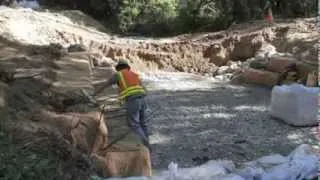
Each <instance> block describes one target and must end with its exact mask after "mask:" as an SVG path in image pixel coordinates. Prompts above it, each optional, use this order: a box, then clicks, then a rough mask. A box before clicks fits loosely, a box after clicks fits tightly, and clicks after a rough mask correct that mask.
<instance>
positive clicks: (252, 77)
mask: <svg viewBox="0 0 320 180" xmlns="http://www.w3.org/2000/svg"><path fill="white" fill-rule="evenodd" d="M241 76H243V77H244V79H245V81H246V82H247V83H254V84H260V85H266V86H274V85H276V84H277V83H278V80H279V74H278V73H274V72H268V71H264V70H257V69H252V68H245V69H244V70H243V72H242V75H241Z"/></svg>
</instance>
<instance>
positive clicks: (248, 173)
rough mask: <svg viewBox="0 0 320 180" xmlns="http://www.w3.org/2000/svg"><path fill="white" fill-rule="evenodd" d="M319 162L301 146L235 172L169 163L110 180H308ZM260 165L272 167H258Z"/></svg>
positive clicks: (222, 166)
mask: <svg viewBox="0 0 320 180" xmlns="http://www.w3.org/2000/svg"><path fill="white" fill-rule="evenodd" d="M319 160H320V159H319V157H318V156H317V155H316V154H315V153H314V152H312V149H311V147H310V146H309V145H306V144H303V145H300V146H299V147H297V148H296V149H295V150H294V151H293V152H292V153H291V154H290V155H288V156H287V157H284V156H281V155H279V154H275V155H270V156H265V157H262V158H260V159H258V160H256V161H252V162H250V163H246V164H247V167H246V168H244V169H241V170H235V169H234V164H233V163H232V162H231V161H209V162H208V163H206V164H203V165H201V166H197V167H193V168H178V164H176V163H173V162H172V163H170V164H169V166H168V170H166V171H163V172H162V173H160V174H159V175H157V176H153V177H151V178H147V177H130V178H110V179H109V180H120V179H122V180H147V179H152V180H255V179H259V180H311V179H313V178H315V177H317V170H318V167H317V163H318V161H319ZM263 163H264V164H268V166H269V165H273V166H272V167H269V168H262V167H259V166H261V165H262V164H263ZM248 164H250V165H248ZM94 180H95V179H94ZM99 180H100V179H99Z"/></svg>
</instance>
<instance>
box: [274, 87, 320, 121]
mask: <svg viewBox="0 0 320 180" xmlns="http://www.w3.org/2000/svg"><path fill="white" fill-rule="evenodd" d="M319 92H320V91H319V88H317V87H305V86H303V85H301V84H292V85H283V86H275V87H274V88H273V89H272V93H271V106H270V114H271V116H273V117H275V118H279V119H281V120H283V121H284V122H286V123H288V124H291V125H294V126H312V125H317V112H318V94H319Z"/></svg>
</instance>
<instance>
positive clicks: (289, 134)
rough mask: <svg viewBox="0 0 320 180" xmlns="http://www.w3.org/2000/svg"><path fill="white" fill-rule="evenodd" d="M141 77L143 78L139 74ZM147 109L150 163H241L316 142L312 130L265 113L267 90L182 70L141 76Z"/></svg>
mask: <svg viewBox="0 0 320 180" xmlns="http://www.w3.org/2000/svg"><path fill="white" fill-rule="evenodd" d="M143 77H146V76H143ZM144 83H145V84H146V86H147V87H148V90H149V96H148V103H149V108H150V111H151V112H150V113H152V116H151V118H150V119H151V120H150V122H149V126H150V127H151V131H152V136H151V143H152V146H153V149H154V151H153V152H152V159H153V162H152V163H153V167H154V168H155V169H165V168H167V166H168V164H169V163H170V162H171V161H175V162H177V163H178V164H179V166H180V167H191V166H195V165H199V164H203V163H205V162H207V161H208V160H213V159H214V160H217V159H227V160H232V161H233V162H235V163H236V164H237V163H242V162H246V161H250V160H253V159H256V158H258V157H261V156H265V155H268V154H272V153H280V154H288V153H289V152H291V151H292V150H293V149H295V148H296V147H297V146H298V145H299V144H302V143H305V144H311V145H313V146H314V147H315V146H316V145H317V141H316V140H315V138H314V135H313V134H312V129H311V128H295V127H291V126H289V125H286V124H284V123H282V122H281V121H278V120H275V119H272V118H271V117H270V116H269V114H268V107H269V104H270V94H271V89H268V88H264V87H255V86H232V85H229V84H227V83H225V82H219V81H217V80H214V79H209V78H208V79H206V78H203V77H198V76H195V75H188V74H185V73H183V74H182V73H177V74H174V73H171V74H164V73H163V74H155V75H153V76H150V75H148V78H144Z"/></svg>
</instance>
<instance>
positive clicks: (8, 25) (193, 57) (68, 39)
mask: <svg viewBox="0 0 320 180" xmlns="http://www.w3.org/2000/svg"><path fill="white" fill-rule="evenodd" d="M63 14H66V13H49V12H35V11H32V10H26V9H10V8H5V7H2V8H1V11H0V18H1V19H0V20H1V21H0V35H1V36H2V37H5V38H7V39H10V40H14V41H18V42H21V43H26V44H35V45H45V44H47V45H48V44H50V43H59V44H61V45H63V46H65V47H67V46H69V45H72V44H81V45H83V46H85V47H86V48H87V50H88V51H90V52H94V53H97V54H98V56H97V57H96V58H97V59H99V60H100V59H103V57H108V58H111V59H112V60H115V59H119V58H127V59H129V60H130V62H131V63H132V64H133V67H134V68H136V69H138V70H141V71H150V70H151V71H153V70H165V71H182V72H191V73H201V74H209V75H217V73H218V67H220V66H224V65H228V66H231V65H232V63H228V62H229V61H245V60H246V59H248V58H251V57H254V56H255V55H256V54H257V53H258V51H259V50H260V49H261V47H262V46H263V45H264V44H272V45H274V46H275V48H276V50H277V51H279V52H289V53H291V56H293V57H295V58H296V59H297V60H299V61H308V62H312V63H316V62H317V58H316V56H315V52H316V47H315V44H316V40H317V38H319V35H318V34H317V32H316V27H315V19H300V20H299V19H298V20H290V21H285V20H282V21H280V20H279V22H278V23H277V24H276V25H274V26H272V27H267V26H266V25H265V24H264V22H261V21H260V22H259V21H257V22H253V23H252V24H250V23H248V24H241V25H234V26H233V27H231V28H230V29H229V30H227V31H222V32H217V33H203V34H196V35H183V36H178V37H172V38H162V39H151V38H147V39H144V38H140V37H117V36H111V35H108V34H104V33H101V32H100V31H97V30H96V29H95V28H93V26H91V27H87V26H83V24H88V23H79V19H82V20H83V21H85V18H79V16H80V15H78V14H77V13H76V12H69V13H68V16H65V15H63ZM80 17H81V16H80ZM91 24H95V23H91ZM99 28H100V27H99ZM100 29H101V28H100ZM234 70H235V68H231V69H230V70H229V71H234Z"/></svg>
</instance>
